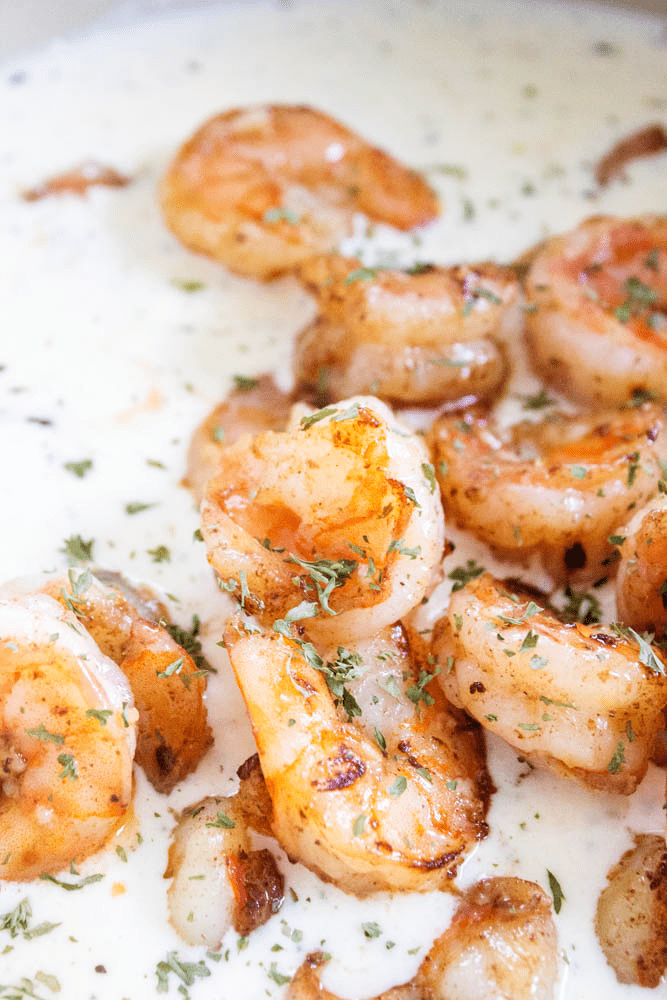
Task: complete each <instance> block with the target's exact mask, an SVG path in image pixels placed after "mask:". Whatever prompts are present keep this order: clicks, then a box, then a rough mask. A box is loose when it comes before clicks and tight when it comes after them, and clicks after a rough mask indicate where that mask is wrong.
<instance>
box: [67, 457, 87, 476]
mask: <svg viewBox="0 0 667 1000" xmlns="http://www.w3.org/2000/svg"><path fill="white" fill-rule="evenodd" d="M92 467H93V463H92V460H91V459H90V458H84V459H82V460H81V461H80V462H65V464H64V466H63V468H64V469H67V471H68V472H71V473H72V475H74V476H76V477H77V479H83V477H84V476H85V475H86V473H87V472H90V470H91V469H92Z"/></svg>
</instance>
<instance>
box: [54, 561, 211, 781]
mask: <svg viewBox="0 0 667 1000" xmlns="http://www.w3.org/2000/svg"><path fill="white" fill-rule="evenodd" d="M42 589H43V590H44V591H45V592H46V593H48V594H50V595H51V596H52V597H54V598H56V599H57V600H58V601H60V602H61V604H63V605H64V606H65V607H68V608H70V609H71V610H72V611H73V612H74V613H75V614H76V616H77V618H78V620H79V621H80V622H81V623H82V624H83V625H84V626H85V627H86V629H87V630H88V632H89V633H90V635H91V636H92V637H93V639H94V640H95V641H96V642H97V644H98V646H99V648H100V649H101V651H102V652H103V653H104V654H105V655H106V656H109V657H110V658H111V659H112V660H113V661H114V662H115V663H116V664H117V665H118V666H119V667H120V669H121V670H122V671H123V673H124V674H125V676H126V677H127V679H128V680H129V682H130V686H131V688H132V693H133V696H134V702H135V704H136V706H137V709H138V711H139V722H138V726H137V752H136V757H135V759H136V762H137V764H139V766H140V767H141V768H142V769H143V770H144V771H145V773H146V776H147V777H148V779H149V781H150V782H151V784H152V785H153V786H154V787H155V788H156V789H157V790H158V791H159V792H165V793H166V792H170V791H171V790H172V788H173V787H174V785H176V784H177V783H178V782H179V781H181V780H182V779H183V778H184V777H186V775H188V774H189V773H190V772H191V771H193V770H194V769H195V767H196V766H197V764H198V763H199V761H200V760H201V758H202V757H203V755H204V753H205V752H206V751H207V750H208V748H209V746H210V745H211V742H212V736H211V730H210V727H209V725H208V723H207V721H206V705H205V703H204V692H205V690H206V679H205V675H203V674H202V671H200V670H198V669H197V667H196V665H195V663H194V662H193V660H192V658H191V657H190V656H189V654H188V653H187V652H186V651H185V649H183V647H182V646H179V644H178V643H177V642H176V641H175V640H174V639H173V638H172V637H171V635H170V634H169V632H168V631H167V629H166V628H165V627H164V621H163V620H162V624H161V623H160V622H156V621H151V620H149V619H146V618H144V617H142V615H141V613H140V611H139V610H137V605H136V600H137V597H136V595H134V594H131V595H130V597H129V598H128V597H126V596H125V594H123V593H122V592H121V590H120V589H119V588H118V587H106V586H104V585H103V584H101V583H100V582H99V581H98V580H97V579H96V578H95V577H94V576H93V575H92V574H91V573H90V572H89V571H86V573H79V572H76V571H74V570H70V574H69V577H65V576H56V577H52V578H50V579H49V580H48V581H47V583H45V584H44V585H43V587H42ZM140 608H141V610H142V611H144V612H145V613H149V609H148V608H146V607H145V606H142V605H141V604H140Z"/></svg>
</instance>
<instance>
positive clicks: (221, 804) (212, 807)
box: [164, 796, 285, 949]
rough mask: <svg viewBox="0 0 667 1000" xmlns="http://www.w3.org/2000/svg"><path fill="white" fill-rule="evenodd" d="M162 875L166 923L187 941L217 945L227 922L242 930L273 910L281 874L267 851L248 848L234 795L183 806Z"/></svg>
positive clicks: (278, 898)
mask: <svg viewBox="0 0 667 1000" xmlns="http://www.w3.org/2000/svg"><path fill="white" fill-rule="evenodd" d="M164 877H165V878H170V879H172V880H173V881H172V883H171V885H170V886H169V888H168V890H167V899H168V903H169V915H170V919H171V923H172V925H173V926H174V928H175V929H176V931H177V932H178V933H179V935H180V936H181V937H182V938H183V940H184V941H186V942H187V944H193V945H194V944H204V945H206V946H207V947H208V948H213V949H217V948H219V947H220V942H221V941H222V939H223V937H224V936H225V934H226V933H227V931H228V930H229V928H230V927H232V926H233V927H234V929H235V930H236V932H237V933H238V934H241V935H243V936H246V935H247V934H249V933H250V932H251V931H253V930H255V928H257V927H260V926H261V925H262V924H264V923H266V921H267V920H268V919H269V918H270V917H271V916H272V915H273V914H274V913H276V912H277V911H278V910H279V909H280V906H281V904H282V901H283V894H284V886H285V880H284V878H283V876H282V875H281V874H280V872H279V871H278V868H277V866H276V862H275V859H274V857H273V855H272V854H271V852H270V851H268V850H266V849H262V850H259V851H253V850H252V847H251V844H250V838H249V836H248V831H247V828H246V824H245V819H244V813H243V808H242V807H240V806H239V800H238V796H233V797H225V798H223V797H219V796H209V797H208V798H206V799H202V801H201V802H197V803H195V805H193V806H189V807H188V808H187V809H185V810H184V811H183V812H182V813H181V816H180V818H179V820H178V823H177V825H176V829H175V830H174V833H173V835H172V840H171V844H170V846H169V857H168V861H167V868H166V871H165V873H164Z"/></svg>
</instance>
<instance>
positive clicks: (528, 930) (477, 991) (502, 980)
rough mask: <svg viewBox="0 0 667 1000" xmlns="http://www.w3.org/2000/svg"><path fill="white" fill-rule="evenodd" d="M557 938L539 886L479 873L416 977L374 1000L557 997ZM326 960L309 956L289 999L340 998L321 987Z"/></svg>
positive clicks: (546, 999)
mask: <svg viewBox="0 0 667 1000" xmlns="http://www.w3.org/2000/svg"><path fill="white" fill-rule="evenodd" d="M557 944H558V941H557V935H556V928H555V926H554V921H553V917H552V914H551V901H550V899H549V897H548V896H547V895H546V893H545V892H543V890H542V889H541V888H540V887H539V886H538V885H536V884H535V883H534V882H525V881H523V880H522V879H519V878H489V879H482V881H481V882H478V883H477V884H476V885H474V886H472V887H471V888H470V889H468V890H467V892H466V893H465V895H464V896H463V899H462V901H461V904H460V906H459V908H458V910H457V911H456V913H455V914H454V918H453V920H452V923H451V925H450V927H449V928H448V929H447V930H446V931H445V933H444V934H442V935H441V936H440V937H439V938H437V939H436V941H435V943H434V944H433V947H432V948H431V950H430V951H429V953H428V955H427V956H426V958H425V959H424V961H423V962H422V964H421V966H420V967H419V969H418V971H417V974H416V975H415V977H414V978H413V979H411V980H410V982H409V983H406V984H405V985H404V986H397V987H395V988H394V989H391V990H388V991H387V992H385V993H382V994H381V995H380V996H379V997H376V1000H552V998H553V996H554V990H555V986H556V978H557V972H558V962H557V952H556V949H557ZM321 965H322V957H321V956H318V955H317V954H316V955H312V956H308V958H307V959H306V961H305V963H304V964H303V965H302V966H301V968H300V969H299V970H298V972H297V974H296V976H295V977H294V979H293V980H292V983H291V984H290V987H289V989H288V990H287V994H286V998H285V1000H337V998H336V997H335V996H334V994H333V993H330V992H329V991H328V990H326V989H324V987H322V986H321V985H320V974H321Z"/></svg>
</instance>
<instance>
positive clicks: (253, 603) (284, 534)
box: [202, 397, 444, 643]
mask: <svg viewBox="0 0 667 1000" xmlns="http://www.w3.org/2000/svg"><path fill="white" fill-rule="evenodd" d="M202 534H203V536H204V539H205V541H206V545H207V549H208V557H209V561H210V562H211V563H212V564H213V567H214V568H215V570H216V572H217V574H218V576H219V578H220V581H221V585H222V586H223V587H224V588H225V589H226V590H229V591H230V592H232V593H234V594H236V596H237V597H238V598H239V599H240V601H241V603H242V605H243V606H244V607H245V609H246V610H250V611H252V612H253V613H254V614H257V616H258V617H259V618H260V619H261V621H262V622H263V623H264V624H265V625H269V626H270V625H272V624H273V622H274V621H275V620H276V619H277V618H284V617H285V616H286V615H290V616H292V617H291V620H292V621H294V620H295V617H294V616H296V617H298V618H301V619H304V621H303V627H304V628H306V629H307V631H308V634H309V635H310V637H311V638H313V639H315V640H320V641H322V642H329V643H335V642H338V641H340V642H345V643H348V642H353V641H354V640H355V638H358V637H360V636H364V635H370V634H372V633H374V632H377V631H379V630H380V629H381V628H383V627H384V626H385V625H389V624H391V623H393V622H394V621H396V620H397V619H399V618H400V617H401V616H402V615H404V614H406V613H407V612H408V611H409V610H410V609H411V608H413V607H415V606H416V605H417V604H418V603H419V601H420V600H421V598H422V597H423V596H424V594H425V593H426V591H427V589H428V587H429V584H430V581H431V576H432V573H433V570H434V569H435V568H436V567H437V566H438V563H439V560H440V557H441V555H442V548H443V544H444V519H443V515H442V507H441V505H440V498H439V496H438V493H437V487H436V483H435V480H434V479H433V472H432V469H431V466H430V465H429V464H428V455H427V452H426V449H425V448H424V446H423V444H422V442H421V441H420V440H419V439H418V437H417V436H416V435H414V434H411V433H409V432H407V431H406V430H404V429H403V428H402V426H401V425H400V424H399V423H398V422H397V421H395V419H394V418H393V416H392V414H391V411H390V410H389V409H388V407H386V406H384V404H382V403H380V402H379V401H378V400H375V399H372V398H368V397H358V398H356V399H352V400H346V401H345V402H342V403H339V404H337V406H335V407H334V406H332V407H328V408H327V409H325V410H320V411H319V412H317V413H313V414H311V415H309V416H305V417H303V418H302V419H301V421H300V422H299V423H297V424H296V425H294V424H293V425H292V427H291V429H289V430H288V431H287V432H286V433H273V432H270V431H269V432H267V433H265V434H260V435H258V436H257V437H255V438H254V439H252V440H249V439H247V438H243V439H241V440H239V441H237V442H236V444H234V445H230V447H229V448H227V449H225V450H224V452H223V453H222V454H221V455H220V471H219V475H218V476H217V477H216V478H214V479H212V480H211V481H210V482H209V485H208V488H207V492H206V497H205V499H204V502H203V504H202Z"/></svg>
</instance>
